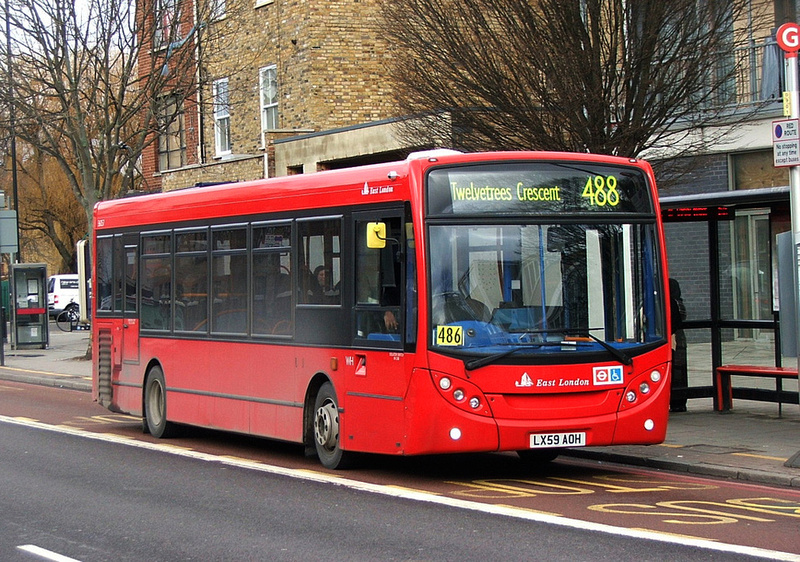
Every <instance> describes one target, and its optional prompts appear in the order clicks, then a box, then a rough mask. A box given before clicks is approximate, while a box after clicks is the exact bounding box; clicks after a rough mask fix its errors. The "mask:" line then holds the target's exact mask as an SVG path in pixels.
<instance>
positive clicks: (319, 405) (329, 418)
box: [313, 382, 353, 469]
mask: <svg viewBox="0 0 800 562" xmlns="http://www.w3.org/2000/svg"><path fill="white" fill-rule="evenodd" d="M313 422H314V446H315V448H316V450H317V457H318V458H319V462H321V463H322V466H324V467H325V468H330V469H343V468H347V467H348V466H350V464H351V463H352V458H353V454H352V453H348V452H347V451H343V450H342V448H341V436H340V434H339V402H338V401H337V399H336V392H335V391H334V390H333V385H332V384H331V383H329V382H326V383H325V384H323V385H322V387H320V389H319V392H318V393H317V399H316V400H315V401H314V418H313Z"/></svg>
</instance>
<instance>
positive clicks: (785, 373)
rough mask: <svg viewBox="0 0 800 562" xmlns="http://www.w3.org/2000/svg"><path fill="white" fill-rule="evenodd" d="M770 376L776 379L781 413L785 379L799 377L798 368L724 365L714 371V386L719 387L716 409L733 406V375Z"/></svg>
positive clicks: (779, 411)
mask: <svg viewBox="0 0 800 562" xmlns="http://www.w3.org/2000/svg"><path fill="white" fill-rule="evenodd" d="M733 375H738V376H743V377H768V378H774V379H775V390H776V392H777V395H778V416H780V415H781V407H782V404H781V392H782V391H783V380H784V379H797V369H792V368H789V367H764V366H761V365H722V366H720V367H717V369H716V371H715V373H714V377H715V380H714V386H715V387H716V389H717V396H716V400H715V401H714V409H715V410H717V411H727V410H730V409H731V408H732V407H733V387H732V386H731V376H733Z"/></svg>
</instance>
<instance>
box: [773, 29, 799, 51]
mask: <svg viewBox="0 0 800 562" xmlns="http://www.w3.org/2000/svg"><path fill="white" fill-rule="evenodd" d="M775 39H776V40H777V41H778V46H779V47H780V48H781V49H783V50H784V51H786V52H787V53H793V54H797V50H798V49H800V26H799V25H797V24H796V23H792V22H790V23H785V24H783V25H782V26H780V27H779V28H778V31H777V33H776V34H775Z"/></svg>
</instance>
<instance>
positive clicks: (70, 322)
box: [56, 305, 80, 332]
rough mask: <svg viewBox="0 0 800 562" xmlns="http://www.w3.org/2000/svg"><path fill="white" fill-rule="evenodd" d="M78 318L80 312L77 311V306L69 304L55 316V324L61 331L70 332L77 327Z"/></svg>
mask: <svg viewBox="0 0 800 562" xmlns="http://www.w3.org/2000/svg"><path fill="white" fill-rule="evenodd" d="M79 320H80V313H79V312H78V307H77V306H75V305H69V306H67V308H65V309H64V310H63V311H61V313H59V315H58V316H56V326H58V329H59V330H61V331H62V332H71V331H73V330H74V329H75V328H77V327H78V321H79Z"/></svg>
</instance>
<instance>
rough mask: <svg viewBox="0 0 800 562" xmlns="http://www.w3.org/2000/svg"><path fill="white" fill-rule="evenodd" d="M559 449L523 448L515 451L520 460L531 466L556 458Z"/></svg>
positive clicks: (559, 451)
mask: <svg viewBox="0 0 800 562" xmlns="http://www.w3.org/2000/svg"><path fill="white" fill-rule="evenodd" d="M560 453H561V449H524V450H522V451H517V455H518V456H519V458H520V460H521V461H522V462H524V463H525V464H528V465H531V466H534V467H535V466H541V465H543V464H547V463H549V462H552V461H554V460H556V457H558V455H559V454H560Z"/></svg>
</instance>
